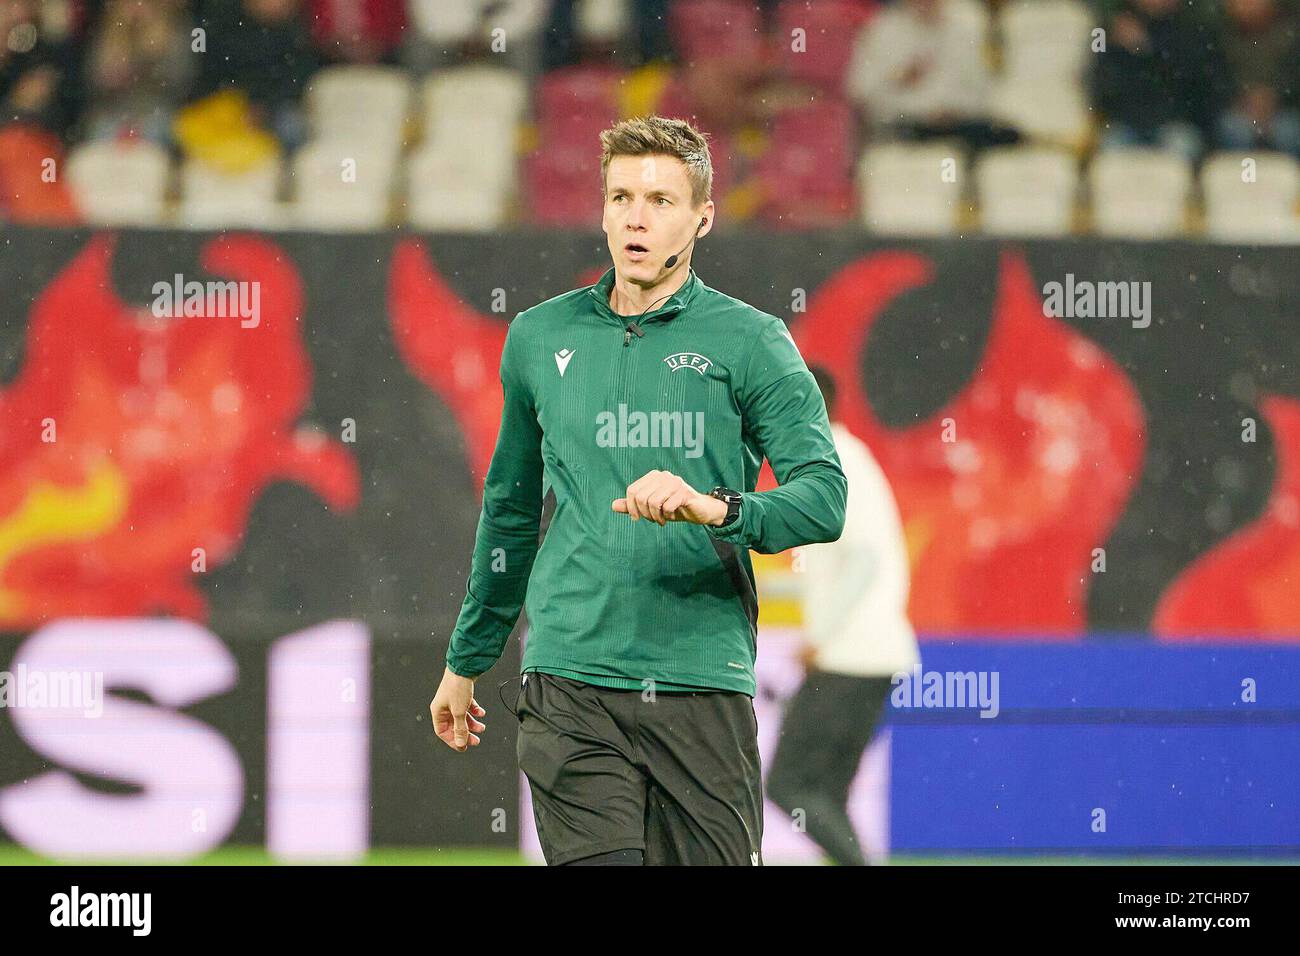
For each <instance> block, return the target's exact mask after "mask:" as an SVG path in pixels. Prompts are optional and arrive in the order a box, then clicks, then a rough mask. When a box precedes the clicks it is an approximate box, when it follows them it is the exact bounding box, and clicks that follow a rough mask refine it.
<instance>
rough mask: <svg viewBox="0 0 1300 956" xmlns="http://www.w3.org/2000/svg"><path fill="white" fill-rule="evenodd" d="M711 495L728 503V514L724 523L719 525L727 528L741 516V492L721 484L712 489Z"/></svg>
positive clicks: (723, 520)
mask: <svg viewBox="0 0 1300 956" xmlns="http://www.w3.org/2000/svg"><path fill="white" fill-rule="evenodd" d="M709 495H710V496H711V497H713V498H717V499H718V500H719V501H723V502H726V505H727V516H726V517H725V518H723V519H722V524H720V525H718V527H719V528H725V527H726V526H727V525H729V524H731V523H732V522H734V521H735V520H736V519H737V518H739V517H740V502H741V500H742V499H741V497H740V492H738V491H732V490H731V489H730V488H723V487H722V486H721V485H719V486H718V487H716V488H714V489H713V490H712V491H710V492H709Z"/></svg>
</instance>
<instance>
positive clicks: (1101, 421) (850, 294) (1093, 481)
mask: <svg viewBox="0 0 1300 956" xmlns="http://www.w3.org/2000/svg"><path fill="white" fill-rule="evenodd" d="M932 274H933V267H932V265H931V263H930V261H929V260H928V259H925V258H923V257H921V256H918V255H913V254H907V253H894V252H889V253H882V254H878V255H873V256H869V257H867V258H865V259H862V260H859V261H858V262H855V263H852V264H851V265H849V266H847V267H845V268H844V269H842V270H840V271H839V272H838V273H837V274H836V275H834V276H833V277H832V278H831V279H830V280H829V281H827V282H826V283H825V284H824V285H823V286H822V287H821V288H820V289H818V290H817V293H816V295H815V296H814V297H813V298H812V299H810V301H809V304H808V314H807V315H806V316H805V317H804V319H803V320H802V321H800V322H799V323H798V324H797V325H796V326H795V332H794V334H795V339H796V341H797V342H798V343H799V347H800V350H801V351H802V352H803V355H804V358H805V359H806V360H807V361H809V362H816V363H819V364H822V365H824V366H826V367H827V368H829V369H830V370H831V371H832V372H833V373H835V376H836V379H837V382H838V384H839V387H840V389H841V393H840V394H841V399H840V401H841V404H842V409H843V410H842V412H841V415H842V417H843V419H844V421H845V424H846V425H847V426H848V427H849V428H850V429H851V430H852V431H853V432H854V433H855V434H856V435H858V436H859V437H860V438H861V439H862V440H863V441H865V442H866V443H867V445H868V446H870V448H871V450H872V452H873V453H874V454H875V455H876V457H877V458H878V459H879V461H880V464H881V467H882V468H883V469H884V471H885V473H886V475H888V477H889V480H890V483H891V485H892V486H893V489H894V494H895V496H896V497H897V499H898V504H899V510H900V511H901V512H902V516H903V521H904V525H905V528H906V533H907V537H908V544H909V551H910V552H911V554H912V561H913V569H912V596H911V605H910V611H911V616H912V620H913V622H914V623H915V625H916V626H917V627H918V628H919V629H922V630H926V631H930V632H968V633H969V632H980V631H990V632H992V631H996V632H998V633H999V634H1011V635H1013V634H1014V633H1016V632H1023V633H1032V634H1034V635H1042V636H1048V637H1052V636H1055V637H1070V636H1075V635H1079V634H1081V633H1082V632H1083V630H1084V629H1085V625H1086V619H1087V614H1086V611H1087V608H1086V594H1087V588H1088V584H1089V579H1090V578H1091V577H1092V572H1091V564H1092V561H1093V549H1095V548H1101V547H1103V546H1104V545H1105V543H1106V539H1107V537H1108V535H1109V533H1110V530H1111V528H1112V527H1113V526H1114V524H1115V522H1116V521H1117V520H1118V518H1119V515H1120V514H1121V512H1122V511H1123V508H1124V504H1125V501H1126V500H1127V498H1128V496H1129V494H1130V491H1131V489H1132V487H1133V485H1134V482H1135V481H1136V478H1137V474H1138V471H1139V468H1140V462H1141V459H1142V452H1143V444H1144V439H1143V414H1142V408H1141V405H1140V403H1139V400H1138V397H1137V393H1136V391H1135V390H1134V389H1133V387H1132V385H1131V384H1130V383H1129V381H1128V379H1127V378H1126V377H1125V375H1124V374H1123V373H1122V372H1121V371H1120V370H1119V369H1118V368H1117V367H1116V366H1115V364H1114V363H1113V362H1112V361H1111V360H1110V358H1109V357H1108V356H1107V355H1106V354H1105V353H1103V352H1102V351H1101V350H1100V349H1099V348H1097V346H1095V345H1093V344H1092V343H1091V342H1089V341H1088V340H1087V339H1085V338H1083V337H1082V336H1081V335H1079V334H1078V333H1077V332H1075V331H1074V330H1073V329H1071V328H1070V327H1069V326H1067V325H1065V324H1064V323H1062V322H1059V321H1057V320H1056V319H1053V318H1049V317H1047V316H1044V314H1043V308H1042V301H1041V299H1040V298H1039V295H1038V292H1037V290H1036V289H1035V286H1034V283H1033V279H1032V277H1031V276H1030V274H1029V269H1028V267H1027V266H1026V264H1025V263H1024V261H1023V260H1022V259H1021V258H1020V256H1019V255H1017V254H1013V253H1005V254H1004V255H1003V256H1002V258H1001V262H1000V266H999V273H998V288H997V295H996V299H995V302H994V307H993V318H992V326H991V329H990V332H989V337H988V342H987V345H986V347H985V353H984V356H983V358H982V360H981V362H980V364H979V367H978V369H977V370H976V371H975V373H974V375H973V377H972V380H971V381H970V383H969V384H967V386H966V387H965V388H964V389H962V391H961V392H960V393H959V394H957V395H956V396H954V397H953V398H952V399H951V400H950V401H949V402H948V403H947V404H946V405H945V406H944V407H943V408H941V409H940V410H939V411H937V412H935V413H934V414H933V415H932V416H931V417H930V418H928V419H926V420H925V421H922V422H918V423H917V424H916V425H913V426H910V427H907V428H901V429H890V428H886V427H885V426H884V425H882V424H881V423H880V421H879V420H878V419H877V418H876V417H875V415H874V413H873V412H872V409H871V404H870V402H869V401H868V398H867V395H866V394H865V391H864V389H863V387H862V383H861V380H860V379H861V373H860V372H859V369H860V368H861V363H860V359H859V356H860V355H861V354H862V351H863V349H864V348H865V347H869V345H868V342H869V336H870V333H871V329H872V327H873V326H874V325H875V323H876V321H877V320H878V319H879V317H880V315H881V313H882V311H883V310H884V308H885V307H886V306H887V305H888V304H889V303H890V302H891V301H892V300H893V299H894V298H895V297H897V296H898V295H900V294H901V293H903V292H905V291H907V290H908V289H911V288H914V287H917V286H920V285H922V284H923V283H926V282H928V281H929V280H930V278H931V276H932Z"/></svg>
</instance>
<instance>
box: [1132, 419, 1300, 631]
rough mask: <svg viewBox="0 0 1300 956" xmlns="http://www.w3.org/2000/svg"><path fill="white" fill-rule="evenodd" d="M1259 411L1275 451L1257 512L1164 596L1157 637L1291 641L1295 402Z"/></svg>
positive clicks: (1295, 567)
mask: <svg viewBox="0 0 1300 956" xmlns="http://www.w3.org/2000/svg"><path fill="white" fill-rule="evenodd" d="M1259 407H1260V412H1261V414H1262V415H1263V416H1264V419H1265V420H1266V421H1267V422H1268V424H1269V427H1270V428H1272V430H1273V438H1274V442H1275V447H1276V449H1277V475H1276V477H1275V478H1274V481H1273V491H1272V494H1271V496H1270V497H1269V500H1268V504H1267V505H1266V506H1265V508H1264V514H1263V515H1262V516H1261V517H1260V518H1259V519H1258V520H1257V521H1255V522H1253V523H1252V524H1250V525H1249V526H1248V527H1246V528H1243V529H1242V530H1240V531H1238V532H1237V533H1236V534H1234V535H1232V536H1231V537H1230V538H1228V540H1226V541H1224V542H1222V543H1221V544H1219V545H1218V546H1217V547H1215V548H1213V549H1211V550H1210V552H1209V553H1207V554H1205V555H1203V556H1202V557H1201V558H1200V559H1199V560H1197V561H1194V562H1193V563H1192V565H1191V566H1190V567H1188V568H1187V569H1186V570H1185V571H1184V572H1183V573H1182V574H1181V575H1179V577H1178V579H1177V580H1176V581H1174V583H1173V584H1172V585H1171V586H1170V587H1169V589H1168V590H1166V591H1165V593H1164V596H1163V597H1162V598H1161V600H1160V604H1159V605H1158V606H1157V608H1156V613H1155V620H1154V621H1153V624H1152V630H1154V631H1155V633H1156V634H1157V635H1159V636H1160V637H1161V638H1163V639H1166V640H1180V641H1186V640H1210V641H1219V640H1222V639H1223V638H1228V639H1231V640H1251V641H1260V640H1263V641H1294V640H1296V637H1297V631H1300V401H1296V400H1295V399H1290V398H1279V397H1276V396H1273V397H1269V398H1265V399H1264V400H1263V401H1261V402H1260V406H1259Z"/></svg>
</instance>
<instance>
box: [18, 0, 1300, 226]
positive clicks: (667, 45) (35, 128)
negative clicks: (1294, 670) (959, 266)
mask: <svg viewBox="0 0 1300 956" xmlns="http://www.w3.org/2000/svg"><path fill="white" fill-rule="evenodd" d="M1298 3H1300V0H1195V2H1189V0H0V220H9V221H15V222H73V221H78V220H80V219H83V218H89V219H91V220H95V221H123V222H126V221H143V222H150V221H168V222H172V223H175V224H181V225H191V226H205V227H210V226H213V225H220V224H222V223H223V221H225V220H231V221H232V223H233V224H236V225H238V224H246V225H257V226H293V225H301V226H317V227H329V226H330V225H331V224H337V225H338V226H340V227H347V226H353V227H361V228H371V227H379V226H384V225H392V224H396V223H401V222H411V223H413V224H415V225H418V226H423V227H425V228H453V229H454V228H465V229H469V228H477V229H489V228H498V227H501V226H503V225H510V224H514V223H523V224H529V223H531V224H539V225H575V226H589V225H592V224H594V221H595V219H596V218H597V217H598V215H599V208H598V204H597V203H596V201H595V196H596V195H597V194H596V193H595V190H596V186H595V183H596V182H597V181H598V180H597V176H596V169H597V168H598V159H599V157H598V146H597V140H596V134H597V133H598V132H599V131H600V130H601V129H602V128H604V127H605V126H607V125H608V124H609V123H610V122H612V121H614V120H615V119H617V118H618V117H619V116H626V115H634V114H640V113H648V112H659V113H662V114H665V115H676V116H683V117H687V118H692V119H693V120H694V121H695V122H696V123H697V124H698V125H699V126H700V127H701V128H703V129H704V130H706V131H707V132H708V133H709V135H710V137H711V139H712V141H713V146H714V162H715V198H717V199H718V200H719V201H720V202H721V203H722V204H723V210H724V213H725V215H724V217H723V218H722V220H720V222H741V221H759V222H762V223H765V224H768V225H772V226H774V227H778V228H781V227H793V228H807V227H835V226H841V225H844V226H849V225H852V224H855V223H858V224H862V223H865V224H866V225H868V226H869V227H871V228H877V229H884V230H890V229H894V228H906V225H907V223H908V221H911V222H912V224H913V225H912V229H911V231H917V232H926V231H940V232H942V231H953V230H957V229H960V228H962V226H963V224H970V223H971V222H972V220H971V218H970V217H971V208H972V207H973V204H975V203H976V200H977V199H978V201H979V203H981V204H982V203H983V202H984V201H985V199H986V198H987V197H994V196H1004V198H1005V199H1006V203H1005V204H1004V206H1002V207H999V208H1002V209H1006V208H1010V207H1014V206H1016V204H1017V202H1019V203H1020V205H1022V206H1024V207H1025V210H1028V211H1022V212H1019V213H1017V212H1012V213H1009V214H1007V215H1008V216H1009V218H1007V220H1006V222H1005V228H1006V229H1007V230H1008V231H1017V230H1019V231H1027V232H1059V231H1066V232H1068V231H1072V230H1074V229H1075V228H1076V227H1077V226H1078V223H1079V222H1080V221H1081V214H1080V212H1079V208H1080V206H1081V205H1086V203H1082V201H1081V197H1085V196H1088V197H1091V196H1092V194H1093V193H1099V194H1104V193H1106V190H1107V189H1108V188H1109V187H1108V185H1107V184H1108V183H1113V182H1114V181H1116V177H1118V178H1119V179H1120V180H1123V179H1124V173H1125V171H1126V170H1135V171H1136V172H1133V174H1132V175H1131V176H1129V178H1128V180H1126V181H1125V182H1123V183H1121V185H1120V186H1119V187H1117V188H1118V193H1117V194H1116V195H1118V196H1119V197H1121V198H1124V197H1129V198H1134V197H1136V198H1135V201H1136V199H1141V197H1142V196H1143V194H1144V193H1151V192H1152V191H1153V190H1154V192H1155V193H1160V192H1161V189H1165V190H1166V191H1168V192H1169V193H1170V197H1171V199H1170V201H1171V202H1173V203H1174V205H1175V206H1176V207H1177V206H1178V205H1179V204H1180V203H1181V204H1182V206H1183V207H1186V208H1188V209H1193V210H1194V209H1195V208H1196V207H1193V206H1188V205H1187V204H1188V203H1189V201H1190V199H1191V197H1192V195H1193V191H1194V190H1193V188H1192V183H1193V182H1196V181H1198V177H1199V183H1200V185H1201V188H1202V189H1203V190H1204V197H1203V201H1202V204H1201V206H1202V207H1203V208H1204V214H1205V216H1206V217H1207V218H1208V217H1210V216H1211V210H1210V206H1211V205H1212V199H1213V197H1212V196H1211V193H1212V192H1213V190H1214V189H1215V188H1217V187H1215V186H1214V185H1213V183H1211V182H1210V181H1209V180H1211V179H1214V178H1215V177H1218V178H1219V179H1222V180H1224V181H1225V183H1226V182H1227V180H1228V179H1230V178H1231V177H1229V176H1228V175H1227V172H1225V170H1231V169H1236V165H1235V164H1239V162H1240V160H1239V158H1238V157H1239V154H1247V153H1249V154H1251V155H1252V157H1254V156H1255V155H1256V154H1257V155H1258V159H1259V161H1260V162H1262V163H1263V169H1264V170H1265V172H1267V173H1268V174H1269V175H1276V177H1278V178H1280V180H1282V183H1281V185H1280V187H1278V188H1277V189H1275V191H1274V192H1273V193H1271V194H1270V196H1269V200H1268V201H1269V202H1274V201H1280V202H1282V203H1283V205H1286V203H1287V200H1288V197H1290V204H1291V208H1290V209H1289V210H1285V211H1284V213H1283V214H1279V215H1281V220H1280V225H1279V230H1280V233H1279V235H1283V234H1285V233H1286V231H1287V230H1289V229H1290V228H1291V227H1292V225H1294V223H1292V222H1291V220H1292V219H1294V217H1295V213H1296V210H1295V208H1294V203H1295V195H1294V192H1293V191H1292V192H1288V190H1294V188H1296V187H1295V186H1294V184H1293V183H1292V180H1293V179H1294V180H1295V182H1297V183H1300V173H1296V170H1297V169H1298V168H1300V167H1297V165H1296V163H1295V160H1296V159H1300V41H1298V38H1297V23H1298V22H1300V10H1298V9H1297V4H1298ZM340 114H343V115H340ZM133 151H134V152H133ZM1112 153H1113V154H1116V156H1118V157H1123V159H1121V160H1119V161H1116V159H1115V157H1112V156H1111V154H1112ZM128 154H131V155H130V157H129V158H128ZM51 158H52V159H53V160H54V165H55V168H62V166H63V165H64V164H65V163H66V165H67V166H68V168H69V170H70V171H71V175H70V176H69V177H59V176H57V175H55V176H51V175H50V174H49V166H50V160H51ZM931 158H934V159H936V160H941V159H943V158H947V159H950V160H952V161H953V163H954V164H955V166H956V168H959V169H960V170H961V172H962V173H963V175H964V173H965V172H966V170H967V169H970V170H972V171H973V172H974V173H975V175H974V176H972V177H971V178H970V184H969V185H968V184H966V183H965V182H964V181H960V180H959V181H958V182H956V183H951V182H948V181H947V180H946V179H945V180H943V181H940V182H938V183H937V184H936V183H935V179H936V177H934V176H933V175H932V172H933V170H932V169H931V168H930V167H929V166H928V165H926V164H927V163H929V162H930V160H931ZM1229 159H1230V160H1231V162H1230V163H1229V162H1228V161H1229ZM1130 160H1131V161H1130ZM1219 160H1223V162H1222V163H1219V166H1222V167H1223V168H1222V169H1219V168H1218V166H1216V162H1218V161H1219ZM349 163H350V164H351V174H350V176H351V178H349V173H348V170H349ZM918 164H919V165H918ZM1225 164H1226V165H1225ZM950 165H951V164H950ZM340 171H342V172H340ZM1107 177H1109V179H1108V178H1107ZM1143 177H1146V178H1143ZM1207 177H1208V178H1207ZM331 179H340V183H332V182H331ZM1129 180H1135V181H1129ZM1215 181H1217V180H1215ZM1152 183H1155V185H1154V186H1153V185H1152ZM339 186H342V187H356V188H352V189H347V188H337V187H339ZM950 186H951V187H954V188H951V189H950V188H948V187H950ZM977 187H978V191H977ZM1225 188H1226V186H1225ZM132 189H138V190H141V191H143V192H145V193H149V195H148V196H145V197H143V200H142V201H136V200H137V199H139V198H140V197H132V196H124V195H123V193H124V192H129V191H130V190H132ZM1026 189H1029V190H1031V191H1030V193H1029V194H1028V195H1026V194H1025V190H1026ZM900 190H901V192H900ZM1033 190H1039V191H1040V193H1041V195H1039V198H1038V199H1035V195H1036V194H1035V193H1033ZM1228 192H1231V190H1228ZM153 193H156V194H157V195H153ZM1216 195H1217V194H1216ZM226 196H233V197H234V200H233V202H226V201H225V199H224V198H223V197H226ZM325 200H328V202H325ZM1090 201H1092V202H1093V203H1094V204H1095V202H1096V199H1095V197H1093V198H1092V199H1090ZM1125 201H1128V199H1125ZM241 203H242V206H241ZM1053 203H1055V205H1053ZM331 204H333V205H331ZM891 204H892V206H893V207H895V208H894V211H892V212H891V211H890V208H891ZM927 204H928V205H927ZM1256 204H1258V202H1257V203H1256ZM1045 206H1051V207H1052V208H1051V209H1050V210H1046V211H1045V209H1044V208H1043V207H1045ZM261 207H266V208H265V209H263V208H261ZM322 207H325V208H322ZM1030 207H1033V208H1032V209H1031V208H1030ZM232 208H233V209H236V210H238V209H239V208H242V209H243V210H244V212H245V213H246V215H242V216H241V215H237V214H234V213H232V212H231V209H232ZM927 209H928V212H927ZM295 210H296V211H295ZM1175 212H1177V210H1175ZM1152 214H1153V213H1150V212H1148V215H1147V218H1148V219H1149V218H1150V215H1152ZM1197 215H1198V214H1197V213H1196V212H1194V211H1193V212H1192V213H1190V214H1189V216H1188V217H1187V218H1183V217H1180V216H1179V215H1175V216H1174V219H1175V222H1173V223H1172V224H1171V225H1170V226H1169V230H1170V232H1172V233H1175V234H1176V233H1179V232H1182V231H1185V227H1187V225H1188V223H1189V222H1193V221H1195V219H1196V216H1197ZM232 216H233V219H232ZM168 217H170V218H168ZM927 217H929V218H927ZM1288 217H1290V218H1288ZM997 218H998V214H996V213H991V214H990V216H986V217H984V218H983V219H982V220H981V219H976V220H974V221H973V223H974V225H975V227H976V228H978V227H979V226H980V225H981V223H982V224H983V225H984V226H985V227H988V226H989V224H990V223H991V222H994V221H996V220H997ZM1035 218H1037V220H1038V221H1037V223H1036V224H1035V221H1034V220H1035ZM1121 218H1122V216H1121ZM1132 218H1133V219H1134V220H1135V223H1136V221H1137V220H1141V219H1142V218H1143V217H1142V216H1140V215H1138V216H1134V217H1132ZM335 219H337V222H336V223H335V222H333V220H335ZM1082 220H1083V221H1087V222H1089V223H1092V222H1094V221H1096V222H1103V221H1111V220H1109V219H1107V215H1106V214H1103V213H1101V212H1098V213H1097V215H1095V216H1092V215H1090V214H1082ZM927 222H929V223H930V226H926V225H925V223H927ZM1135 223H1134V224H1135ZM1134 224H1130V225H1134ZM1125 228H1127V227H1125ZM1120 231H1121V232H1122V231H1123V230H1120ZM1211 231H1213V230H1211ZM1229 231H1230V230H1229ZM1220 232H1222V231H1220ZM1283 238H1285V235H1283Z"/></svg>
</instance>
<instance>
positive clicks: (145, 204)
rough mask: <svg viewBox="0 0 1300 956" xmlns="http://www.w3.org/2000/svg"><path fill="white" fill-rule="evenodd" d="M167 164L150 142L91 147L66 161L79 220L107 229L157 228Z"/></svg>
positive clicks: (162, 215) (162, 214)
mask: <svg viewBox="0 0 1300 956" xmlns="http://www.w3.org/2000/svg"><path fill="white" fill-rule="evenodd" d="M170 172H171V161H170V159H169V157H168V155H167V151H166V150H164V149H163V148H162V147H161V146H156V145H154V144H153V143H149V142H144V141H140V142H135V143H129V144H126V143H116V142H93V143H87V144H85V145H83V146H78V147H76V148H75V149H73V150H72V152H71V154H70V155H69V157H68V183H69V184H70V186H71V187H72V193H73V196H74V197H75V199H76V202H77V205H78V207H79V208H80V209H81V212H82V214H83V215H84V216H85V217H86V219H87V220H89V221H90V222H92V223H96V224H100V225H106V226H126V225H136V226H156V225H159V224H160V223H162V222H163V220H164V218H165V199H166V194H167V181H168V177H169V176H170Z"/></svg>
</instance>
